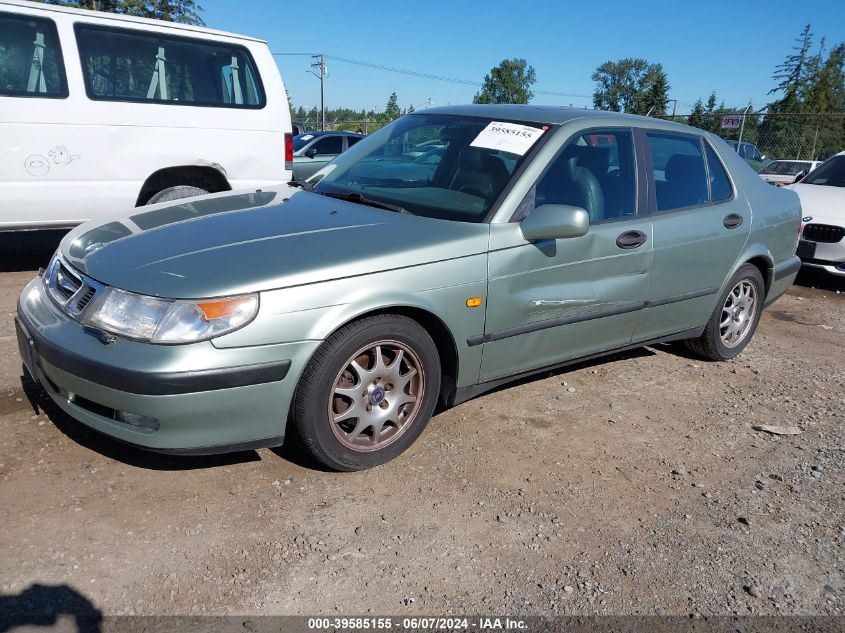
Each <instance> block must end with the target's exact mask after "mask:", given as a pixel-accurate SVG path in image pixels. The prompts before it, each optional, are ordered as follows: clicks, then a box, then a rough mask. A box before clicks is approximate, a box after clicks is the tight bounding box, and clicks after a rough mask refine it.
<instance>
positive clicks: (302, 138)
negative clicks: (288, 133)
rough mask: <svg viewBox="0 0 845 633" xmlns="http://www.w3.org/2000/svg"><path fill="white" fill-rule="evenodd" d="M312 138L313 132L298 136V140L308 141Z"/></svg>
mask: <svg viewBox="0 0 845 633" xmlns="http://www.w3.org/2000/svg"><path fill="white" fill-rule="evenodd" d="M312 138H314V135H313V134H305V135H303V136H300V137H299V140H300V141H310V140H311V139H312Z"/></svg>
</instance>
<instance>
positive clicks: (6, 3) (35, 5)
mask: <svg viewBox="0 0 845 633" xmlns="http://www.w3.org/2000/svg"><path fill="white" fill-rule="evenodd" d="M0 7H4V8H5V7H20V8H22V9H37V10H38V11H50V12H54V13H70V14H73V15H78V16H80V17H86V18H97V19H98V20H113V21H114V22H116V24H115V26H119V25H120V23H124V25H126V24H136V25H139V26H141V25H146V26H151V27H155V28H156V29H167V30H178V31H192V32H194V33H203V34H205V35H214V36H217V37H221V36H222V37H231V38H235V39H239V40H249V41H251V42H260V43H266V40H263V39H261V38H258V37H250V36H249V35H240V34H238V33H230V32H228V31H219V30H217V29H209V28H206V27H204V26H194V25H193V24H182V23H181V22H168V21H165V20H154V19H151V18H140V17H136V16H134V15H124V14H116V13H108V12H105V11H89V10H88V9H75V8H72V7H66V6H63V5H55V4H41V3H40V2H27V1H26V0H2V1H1V2H0Z"/></svg>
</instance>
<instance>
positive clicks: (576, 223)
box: [519, 204, 590, 242]
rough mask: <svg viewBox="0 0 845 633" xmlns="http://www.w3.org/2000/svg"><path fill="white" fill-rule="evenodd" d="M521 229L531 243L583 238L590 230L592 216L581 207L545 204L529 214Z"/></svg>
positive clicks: (520, 226)
mask: <svg viewBox="0 0 845 633" xmlns="http://www.w3.org/2000/svg"><path fill="white" fill-rule="evenodd" d="M519 228H520V230H521V231H522V237H524V238H525V239H526V240H528V241H529V242H534V241H536V240H558V239H564V238H567V237H581V236H582V235H586V233H587V231H588V230H589V228H590V216H589V215H587V212H586V211H585V210H584V209H582V208H581V207H572V206H569V205H567V204H544V205H542V206H539V207H537V208H536V209H534V210H533V211H532V212H531V213H529V214H528V217H526V218H525V219H524V220H523V221H522V222H520V224H519Z"/></svg>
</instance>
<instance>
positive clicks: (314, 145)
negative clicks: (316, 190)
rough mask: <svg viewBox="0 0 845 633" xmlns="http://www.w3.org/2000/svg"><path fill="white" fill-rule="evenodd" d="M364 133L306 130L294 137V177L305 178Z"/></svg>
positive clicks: (356, 140) (358, 139) (355, 141)
mask: <svg viewBox="0 0 845 633" xmlns="http://www.w3.org/2000/svg"><path fill="white" fill-rule="evenodd" d="M362 138H365V137H364V135H363V134H356V133H354V132H306V133H305V134H297V135H296V136H294V137H293V179H294V180H304V179H306V178H310V177H311V176H313V175H314V174H315V173H317V172H318V171H319V170H320V169H322V167H323V166H324V165H325V164H326V163H328V162H330V161H332V160H334V159H335V158H337V157H338V156H339V155H340V154H342V153H343V152H345V151H346V150H347V149H349V148H350V147H352V146H353V145H355V143H357V142H358V141H360V140H361V139H362Z"/></svg>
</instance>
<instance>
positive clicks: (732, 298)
mask: <svg viewBox="0 0 845 633" xmlns="http://www.w3.org/2000/svg"><path fill="white" fill-rule="evenodd" d="M765 288H766V286H765V284H764V283H763V275H761V274H760V271H759V270H758V268H757V267H756V266H754V265H752V264H745V265H744V266H743V267H742V268H740V269H739V270H738V271H736V274H735V275H734V276H733V277H732V278H731V280H730V281H729V282H728V284H727V290H726V291H725V292H724V294H723V295H722V296H721V298H720V299H719V303H717V304H716V309H715V310H714V311H713V314H712V316H711V317H710V320H709V321H708V322H707V325H706V326H705V328H704V333H703V334H702V335H701V336H700V337H699V338H696V339H689V340H688V341H687V342H686V343H687V347H688V348H689V349H690V350H692V351H693V352H695V353H696V354H699V355H701V356H704V357H705V358H709V359H710V360H729V359H731V358H734V357H736V356H739V354H740V352H742V350H744V349H745V347H746V345H748V343H749V342H750V341H751V337H752V336H754V332H755V330H756V329H757V323H759V321H760V315H761V314H762V312H763V302H764V300H765V296H766V290H765Z"/></svg>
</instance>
